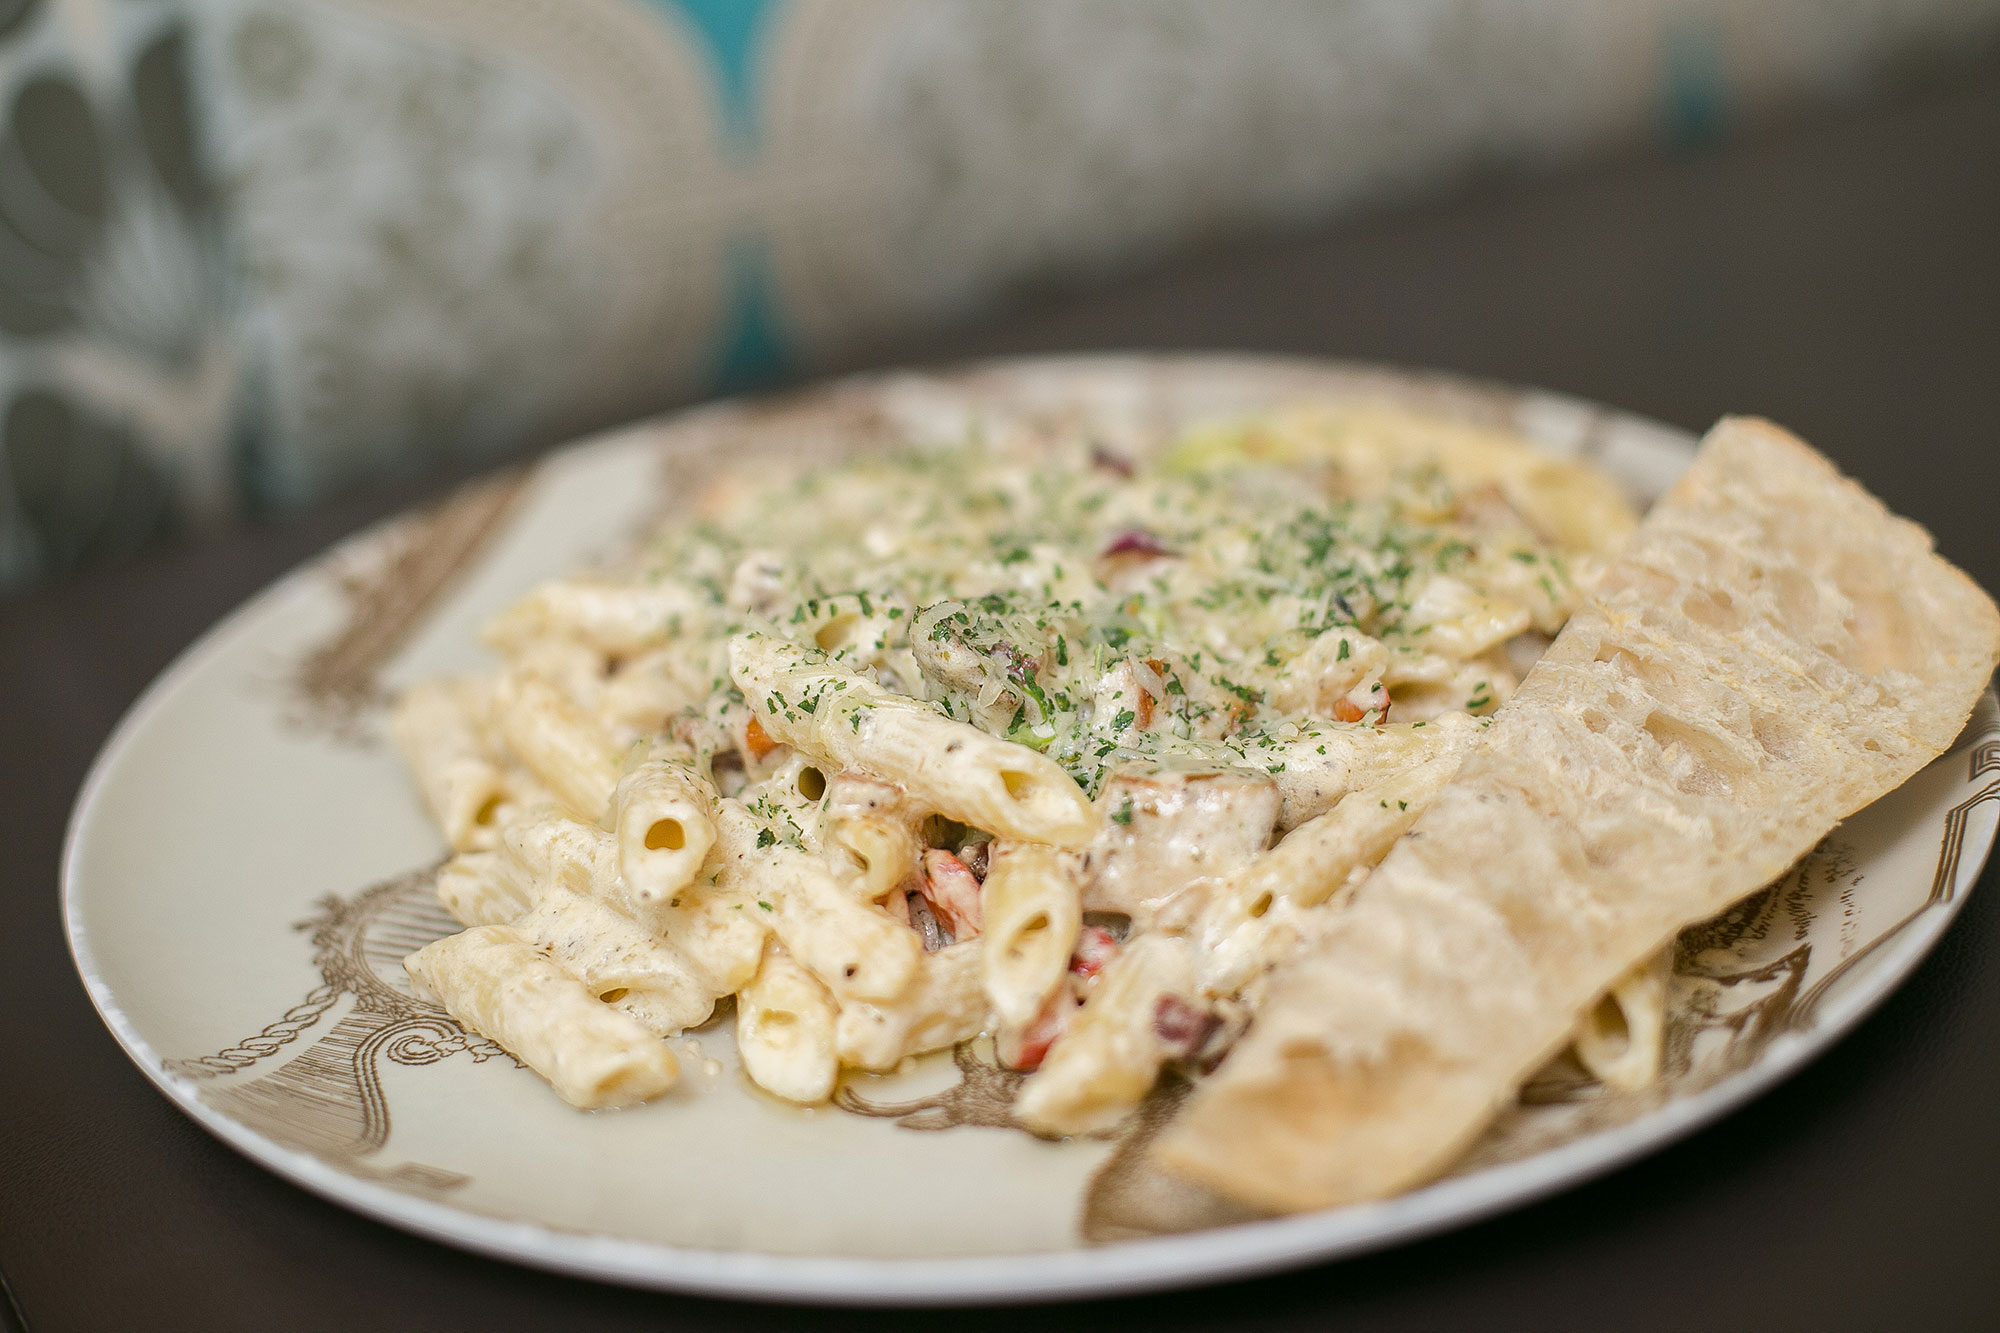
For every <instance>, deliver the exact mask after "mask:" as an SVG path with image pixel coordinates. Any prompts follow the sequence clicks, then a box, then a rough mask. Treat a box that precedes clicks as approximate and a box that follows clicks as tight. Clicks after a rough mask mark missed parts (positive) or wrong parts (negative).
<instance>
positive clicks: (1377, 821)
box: [1194, 733, 1471, 995]
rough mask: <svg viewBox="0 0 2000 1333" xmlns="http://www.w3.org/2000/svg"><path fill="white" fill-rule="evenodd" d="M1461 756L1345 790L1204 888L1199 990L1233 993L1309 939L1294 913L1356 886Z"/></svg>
mask: <svg viewBox="0 0 2000 1333" xmlns="http://www.w3.org/2000/svg"><path fill="white" fill-rule="evenodd" d="M1467 734H1468V735H1470V734H1471V733H1467ZM1464 758H1465V749H1464V747H1463V746H1458V747H1453V748H1450V749H1447V750H1446V752H1445V753H1442V754H1439V755H1437V756H1436V757H1435V758H1432V759H1427V760H1425V761H1424V762H1422V763H1420V764H1418V765H1416V766H1415V767H1413V768H1408V769H1405V770H1404V771H1402V772H1401V773H1398V774H1396V775H1395V776H1393V777H1390V778H1388V779H1387V780H1385V781H1382V782H1378V783H1376V784H1375V785H1373V786H1371V787H1363V788H1362V789H1361V790H1359V791H1354V792H1349V793H1348V794H1347V795H1346V796H1343V797H1342V798H1341V799H1340V802H1339V803H1338V804H1337V805H1335V806H1334V807H1333V809H1331V810H1329V811H1327V812H1326V813H1325V814H1323V815H1320V816H1319V817H1318V818H1315V819H1310V820H1307V821H1306V822H1305V823H1303V824H1301V825H1299V826H1298V827H1297V828H1295V829H1293V830H1292V831H1291V832H1290V833H1288V834H1286V835H1285V837H1284V839H1283V840H1282V841H1280V842H1279V843H1278V845H1277V846H1276V847H1273V848H1272V849H1271V850H1270V851H1268V852H1266V853H1264V854H1263V855H1262V856H1260V857H1258V858H1257V859H1256V860H1255V861H1252V862H1251V863H1250V864H1249V865H1247V866H1245V867H1243V868H1242V869H1241V870H1239V871H1237V872H1235V873H1234V874H1231V875H1229V876H1226V877H1225V878H1223V879H1221V880H1218V881H1215V882H1213V883H1212V884H1210V885H1207V886H1203V896H1204V905H1203V907H1202V910H1201V912H1200V914H1199V917H1198V919H1197V924H1196V927H1195V931H1194V934H1195V936H1196V938H1198V939H1199V940H1200V941H1201V945H1202V949H1201V955H1200V960H1199V966H1200V972H1201V979H1202V990H1203V992H1204V993H1206V994H1209V995H1235V994H1237V993H1238V992H1239V991H1241V990H1242V989H1243V987H1244V986H1245V985H1247V984H1249V982H1250V981H1251V979H1252V978H1254V977H1255V976H1257V975H1258V974H1259V973H1261V972H1264V971H1266V970H1268V969H1269V968H1271V967H1273V966H1275V965H1276V964H1277V963H1278V962H1280V961H1281V960H1282V959H1283V958H1285V957H1286V956H1287V955H1288V954H1289V953H1290V952H1292V950H1293V948H1294V947H1295V946H1296V945H1297V944H1298V942H1299V941H1300V940H1301V939H1302V938H1305V937H1308V936H1310V935H1311V934H1312V926H1313V924H1314V923H1313V922H1311V921H1308V920H1302V919H1301V918H1300V916H1299V914H1300V913H1309V912H1313V911H1314V909H1319V908H1321V907H1322V906H1324V905H1326V904H1327V903H1328V901H1329V899H1332V898H1333V897H1334V896H1335V895H1337V894H1341V893H1344V892H1345V891H1347V890H1349V889H1351V888H1352V887H1353V886H1354V885H1356V884H1358V883H1359V882H1360V880H1361V879H1362V878H1364V877H1365V876H1366V875H1367V873H1368V871H1369V870H1371V869H1373V868H1374V867H1375V866H1376V865H1378V864H1379V863H1380V862H1381V860H1382V858H1383V857H1385V856H1387V855H1388V854H1389V849H1390V848H1391V847H1393V846H1394V845H1395V843H1396V839H1398V838H1400V837H1402V836H1403V834H1404V833H1405V832H1407V831H1408V829H1409V827H1410V825H1412V824H1414V823H1416V822H1417V817H1418V816H1419V815H1421V814H1422V813H1423V812H1424V811H1425V810H1426V809H1427V808H1429V806H1430V803H1431V801H1432V800H1433V799H1434V798H1435V797H1436V796H1437V794H1438V792H1439V790H1441V789H1442V788H1443V787H1444V784H1445V783H1447V782H1449V781H1450V780H1451V776H1452V774H1454V773H1456V772H1457V771H1458V768H1459V765H1460V764H1461V763H1462V762H1464Z"/></svg>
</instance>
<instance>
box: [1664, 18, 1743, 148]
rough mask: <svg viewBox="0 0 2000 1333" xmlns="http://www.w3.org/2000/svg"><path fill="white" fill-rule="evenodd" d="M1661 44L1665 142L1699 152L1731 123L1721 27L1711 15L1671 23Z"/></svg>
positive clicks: (1674, 20) (1727, 76) (1679, 19)
mask: <svg viewBox="0 0 2000 1333" xmlns="http://www.w3.org/2000/svg"><path fill="white" fill-rule="evenodd" d="M1660 45H1661V52H1662V61H1661V63H1662V64H1663V66H1664V69H1663V71H1662V73H1663V83H1664V88H1663V92H1664V97H1663V99H1662V105H1661V108H1660V112H1661V116H1660V119H1661V128H1662V130H1663V131H1664V133H1665V136H1666V140H1667V142H1668V143H1670V144H1672V145H1674V146H1675V147H1678V148H1700V147H1703V146H1704V145H1707V144H1711V143H1713V142H1715V141H1716V140H1717V139H1720V138H1721V137H1722V135H1723V132H1724V131H1725V130H1726V129H1727V128H1728V121H1729V72H1728V70H1727V68H1726V67H1725V65H1724V55H1723V35H1722V31H1721V28H1720V26H1719V25H1718V24H1717V23H1716V22H1715V20H1714V17H1713V16H1712V15H1709V16H1706V17H1704V16H1700V15H1684V16H1681V17H1679V18H1670V19H1669V20H1668V21H1667V25H1666V31H1665V32H1664V33H1662V34H1661V40H1660Z"/></svg>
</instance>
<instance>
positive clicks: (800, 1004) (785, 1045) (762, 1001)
mask: <svg viewBox="0 0 2000 1333" xmlns="http://www.w3.org/2000/svg"><path fill="white" fill-rule="evenodd" d="M835 1018H836V1014H835V1009H834V1002H833V996H832V995H831V994H830V993H829V992H828V991H827V989H826V987H824V986H822V985H820V983H819V982H818V980H816V979H815V978H814V977H813V975H812V973H810V972H808V971H806V969H804V968H803V967H800V966H799V965H798V964H797V963H795V962H793V961H792V960H791V958H789V957H788V956H787V955H786V954H785V952H784V950H783V949H781V948H778V947H776V946H775V945H772V946H769V947H767V948H766V950H765V953H764V965H763V966H762V967H761V968H759V969H758V971H757V975H756V977H755V978H754V979H753V980H752V981H751V982H750V984H749V985H747V986H745V987H744V988H743V989H742V990H741V991H740V992H738V993H737V996H736V1049H737V1051H738V1052H739V1053H740V1054H741V1055H742V1057H743V1072H745V1073H746V1074H748V1075H749V1076H750V1080H751V1082H753V1083H755V1084H756V1085H757V1086H758V1087H760V1088H762V1089H764V1091H766V1092H768V1093H771V1094H773V1095H775V1096H779V1097H783V1098H784V1099H785V1100H786V1101H791V1102H799V1103H801V1104H803V1105H807V1106H812V1105H816V1104H817V1103H819V1102H823V1101H825V1100H826V1099H827V1098H829V1097H831V1096H832V1095H833V1085H834V1080H835V1079H836V1078H838V1077H839V1075H840V1061H839V1059H838V1058H837V1057H836V1055H835V1054H834V1024H835Z"/></svg>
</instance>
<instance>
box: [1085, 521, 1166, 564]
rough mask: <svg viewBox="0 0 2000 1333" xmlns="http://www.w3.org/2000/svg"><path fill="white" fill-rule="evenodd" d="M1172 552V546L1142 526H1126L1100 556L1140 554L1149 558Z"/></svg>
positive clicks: (1107, 557)
mask: <svg viewBox="0 0 2000 1333" xmlns="http://www.w3.org/2000/svg"><path fill="white" fill-rule="evenodd" d="M1172 554H1174V551H1173V548H1172V547H1170V546H1168V545H1167V544H1166V543H1165V542H1163V541H1161V540H1160V539H1159V538H1158V537H1155V536H1154V535H1153V534H1152V533H1150V532H1147V531H1146V530H1145V529H1144V528H1127V529H1125V530H1124V531H1123V532H1121V533H1119V534H1118V535H1117V536H1116V537H1113V538H1112V539H1111V544H1110V545H1109V546H1107V547H1105V548H1104V551H1103V553H1102V555H1101V556H1100V558H1101V559H1109V558H1110V557H1112V556H1114V555H1140V556H1144V557H1146V558H1147V559H1148V560H1151V559H1153V558H1155V557H1156V556H1163V555H1172Z"/></svg>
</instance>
